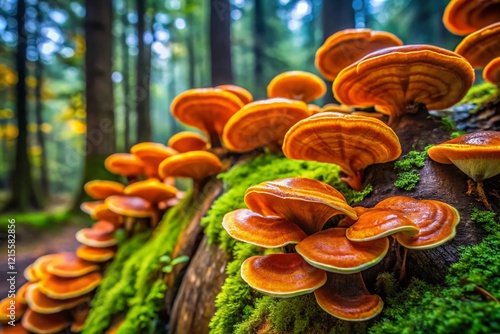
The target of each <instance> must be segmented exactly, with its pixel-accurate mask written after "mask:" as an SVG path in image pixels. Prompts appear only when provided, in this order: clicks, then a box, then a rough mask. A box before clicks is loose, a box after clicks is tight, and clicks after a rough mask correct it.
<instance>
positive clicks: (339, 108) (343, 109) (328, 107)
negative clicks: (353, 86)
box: [321, 103, 353, 114]
mask: <svg viewBox="0 0 500 334" xmlns="http://www.w3.org/2000/svg"><path fill="white" fill-rule="evenodd" d="M321 111H322V112H327V111H330V112H339V113H342V114H350V113H352V111H353V108H352V107H350V106H346V105H345V104H337V103H327V104H325V105H324V106H323V108H321Z"/></svg>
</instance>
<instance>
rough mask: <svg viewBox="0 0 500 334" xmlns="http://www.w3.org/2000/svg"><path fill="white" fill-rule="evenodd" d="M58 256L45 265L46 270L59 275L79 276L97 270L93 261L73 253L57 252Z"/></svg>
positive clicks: (97, 267)
mask: <svg viewBox="0 0 500 334" xmlns="http://www.w3.org/2000/svg"><path fill="white" fill-rule="evenodd" d="M59 255H60V256H58V257H57V258H55V259H54V260H52V261H51V262H50V263H49V264H48V265H47V272H48V273H49V274H52V275H56V276H59V277H79V276H83V275H85V274H88V273H91V272H93V271H98V270H99V266H98V265H96V264H95V263H92V262H88V261H85V260H82V259H80V258H79V257H78V256H76V254H75V253H70V252H65V253H59Z"/></svg>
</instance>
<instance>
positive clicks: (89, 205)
mask: <svg viewBox="0 0 500 334" xmlns="http://www.w3.org/2000/svg"><path fill="white" fill-rule="evenodd" d="M103 203H104V201H92V202H83V203H82V204H80V210H82V211H83V212H85V213H86V214H88V215H92V214H93V213H94V210H95V208H97V207H98V206H99V205H101V204H103Z"/></svg>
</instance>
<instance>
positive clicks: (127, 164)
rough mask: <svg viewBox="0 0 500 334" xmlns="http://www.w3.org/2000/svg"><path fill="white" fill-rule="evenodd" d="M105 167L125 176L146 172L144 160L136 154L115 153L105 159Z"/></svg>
mask: <svg viewBox="0 0 500 334" xmlns="http://www.w3.org/2000/svg"><path fill="white" fill-rule="evenodd" d="M104 167H106V169H107V170H108V171H109V172H111V173H113V174H118V175H124V176H133V175H139V174H142V173H143V172H144V162H143V161H142V160H141V159H140V158H139V157H138V156H137V155H135V154H130V153H114V154H111V155H110V156H109V157H107V158H106V160H104Z"/></svg>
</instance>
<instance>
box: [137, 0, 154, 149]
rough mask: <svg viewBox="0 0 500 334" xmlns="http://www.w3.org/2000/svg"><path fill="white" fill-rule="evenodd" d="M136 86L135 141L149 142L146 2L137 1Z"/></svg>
mask: <svg viewBox="0 0 500 334" xmlns="http://www.w3.org/2000/svg"><path fill="white" fill-rule="evenodd" d="M136 4H137V38H138V46H137V47H138V52H139V53H138V56H137V85H136V95H135V98H136V111H137V141H138V142H144V141H151V120H150V117H151V115H150V110H149V109H150V103H149V85H150V80H151V46H150V44H148V45H146V43H145V41H144V34H145V33H146V1H145V0H137V1H136Z"/></svg>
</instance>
